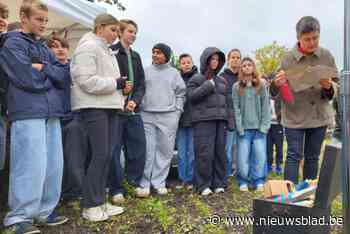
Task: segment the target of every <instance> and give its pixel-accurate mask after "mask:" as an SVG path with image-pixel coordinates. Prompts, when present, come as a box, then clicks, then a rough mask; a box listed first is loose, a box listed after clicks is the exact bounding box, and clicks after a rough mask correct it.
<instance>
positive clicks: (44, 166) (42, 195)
mask: <svg viewBox="0 0 350 234" xmlns="http://www.w3.org/2000/svg"><path fill="white" fill-rule="evenodd" d="M10 157H11V158H10V162H11V163H10V184H9V198H8V199H9V207H10V212H9V213H8V214H7V216H6V218H5V220H4V224H5V226H10V225H12V224H15V223H20V222H33V220H34V219H36V218H40V219H41V218H46V217H48V216H49V215H50V214H51V213H52V211H53V210H54V209H55V207H56V205H57V204H58V201H59V198H60V194H61V183H62V173H63V152H62V137H61V125H60V120H59V119H58V118H51V119H28V120H18V121H14V122H13V123H12V126H11V154H10Z"/></svg>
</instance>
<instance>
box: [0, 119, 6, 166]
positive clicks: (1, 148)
mask: <svg viewBox="0 0 350 234" xmlns="http://www.w3.org/2000/svg"><path fill="white" fill-rule="evenodd" d="M5 159H6V122H5V120H4V117H3V116H0V170H2V169H4V167H5Z"/></svg>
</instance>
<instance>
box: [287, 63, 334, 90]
mask: <svg viewBox="0 0 350 234" xmlns="http://www.w3.org/2000/svg"><path fill="white" fill-rule="evenodd" d="M286 76H287V79H288V82H289V84H290V85H291V88H292V89H293V90H294V92H300V91H303V90H306V89H309V88H311V87H320V86H321V87H322V88H325V89H330V88H331V82H330V79H331V78H333V77H337V76H338V73H337V70H336V69H335V68H333V67H329V66H325V65H317V66H309V67H307V68H306V69H305V68H298V67H296V68H292V69H289V70H287V71H286Z"/></svg>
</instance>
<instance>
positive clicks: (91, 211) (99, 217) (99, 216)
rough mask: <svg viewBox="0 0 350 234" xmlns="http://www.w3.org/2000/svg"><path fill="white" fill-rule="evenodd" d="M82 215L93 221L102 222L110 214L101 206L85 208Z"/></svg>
mask: <svg viewBox="0 0 350 234" xmlns="http://www.w3.org/2000/svg"><path fill="white" fill-rule="evenodd" d="M82 216H83V218H84V219H87V220H89V221H91V222H100V221H105V220H107V219H108V214H107V213H106V212H105V211H104V210H103V209H102V207H101V206H96V207H91V208H84V209H83V213H82Z"/></svg>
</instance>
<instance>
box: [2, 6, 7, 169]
mask: <svg viewBox="0 0 350 234" xmlns="http://www.w3.org/2000/svg"><path fill="white" fill-rule="evenodd" d="M8 16H9V9H8V7H7V6H6V5H5V4H3V3H0V38H1V39H0V40H2V39H3V36H4V34H6V32H7V28H8ZM0 43H1V44H2V42H0ZM0 46H1V45H0ZM4 76H5V74H4V73H3V71H2V70H1V69H0V170H2V169H3V168H4V166H5V156H6V155H5V152H6V122H5V113H6V98H5V96H6V86H7V82H6V78H5V77H4Z"/></svg>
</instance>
